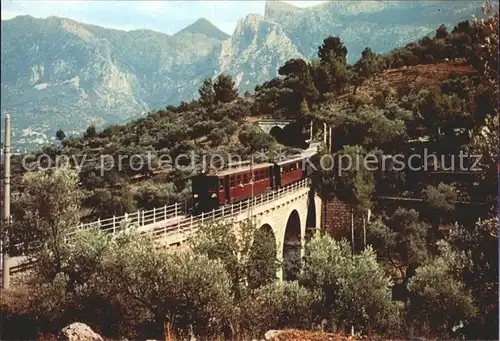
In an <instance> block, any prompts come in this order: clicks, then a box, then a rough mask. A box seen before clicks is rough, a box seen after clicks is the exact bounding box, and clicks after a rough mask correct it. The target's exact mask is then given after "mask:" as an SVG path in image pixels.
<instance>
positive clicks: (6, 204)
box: [1, 113, 10, 289]
mask: <svg viewBox="0 0 500 341" xmlns="http://www.w3.org/2000/svg"><path fill="white" fill-rule="evenodd" d="M4 148H5V150H4V154H3V155H4V179H3V193H4V197H3V198H4V199H3V229H2V237H3V238H4V239H3V240H2V241H1V242H2V280H3V288H4V289H8V288H9V286H10V269H9V266H8V264H7V263H8V261H9V255H8V254H7V249H6V248H5V245H4V241H7V236H8V235H9V227H10V115H9V113H5V147H4Z"/></svg>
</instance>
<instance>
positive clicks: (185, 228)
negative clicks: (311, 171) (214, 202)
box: [143, 179, 309, 239]
mask: <svg viewBox="0 0 500 341" xmlns="http://www.w3.org/2000/svg"><path fill="white" fill-rule="evenodd" d="M307 187H309V180H308V179H303V180H301V181H299V182H296V183H294V184H290V185H288V186H285V187H283V188H280V189H278V190H276V191H272V192H267V193H263V194H261V195H259V196H256V197H254V198H253V199H251V198H249V199H247V200H243V201H239V202H237V203H234V204H231V205H226V206H222V207H220V208H218V209H214V210H212V211H210V212H204V213H201V214H198V215H196V216H189V217H187V216H185V217H179V219H177V220H176V221H170V222H166V223H165V224H158V226H154V227H152V228H150V229H145V230H143V232H144V233H146V234H148V235H150V236H151V237H152V238H153V239H160V238H164V237H165V236H167V235H171V236H172V235H175V234H179V236H180V235H181V234H185V235H186V237H187V235H189V234H192V233H194V232H196V231H197V230H198V228H199V226H200V225H201V224H203V223H206V222H213V221H216V220H219V219H232V218H235V217H236V216H238V215H241V214H244V213H246V212H247V211H248V210H249V209H250V208H251V207H258V206H261V205H264V204H267V203H269V202H272V201H275V200H278V199H281V198H283V197H285V196H286V195H288V194H290V193H292V192H295V191H298V190H301V189H304V188H307ZM249 213H250V214H249V216H251V212H249Z"/></svg>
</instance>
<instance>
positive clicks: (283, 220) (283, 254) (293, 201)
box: [254, 188, 321, 280]
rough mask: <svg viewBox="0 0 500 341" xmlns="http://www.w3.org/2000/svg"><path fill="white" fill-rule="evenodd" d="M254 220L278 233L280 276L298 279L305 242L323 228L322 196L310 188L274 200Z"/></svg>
mask: <svg viewBox="0 0 500 341" xmlns="http://www.w3.org/2000/svg"><path fill="white" fill-rule="evenodd" d="M254 222H255V225H256V226H257V227H258V228H261V229H266V230H271V231H272V232H273V234H274V239H275V242H276V250H277V259H278V260H279V261H280V263H282V264H283V266H282V267H281V268H280V269H279V270H278V272H277V276H278V277H279V278H280V279H282V280H295V279H297V276H298V273H299V271H300V264H301V260H302V257H303V256H304V246H305V242H306V240H307V238H309V237H310V236H311V234H312V233H314V231H315V230H316V229H319V228H320V224H321V199H320V198H319V197H318V196H316V195H313V194H312V193H311V191H310V189H309V188H306V189H305V190H303V191H301V192H300V193H294V195H290V196H288V197H285V198H283V199H281V200H278V201H275V202H273V203H272V204H271V205H270V207H268V208H267V209H265V210H263V211H262V212H260V213H257V214H256V215H255V216H254Z"/></svg>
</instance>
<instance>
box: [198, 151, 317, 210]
mask: <svg viewBox="0 0 500 341" xmlns="http://www.w3.org/2000/svg"><path fill="white" fill-rule="evenodd" d="M304 159H305V156H298V157H294V158H291V159H288V160H284V161H279V162H273V163H259V164H254V165H249V164H247V165H238V166H237V167H229V168H227V169H224V170H222V171H220V172H217V173H214V174H209V173H200V174H197V175H194V176H193V177H192V178H191V185H192V200H193V201H192V203H193V214H201V213H202V212H210V211H212V210H214V209H217V208H219V207H220V206H223V205H227V204H230V203H234V202H237V201H240V200H244V199H247V198H251V197H252V196H257V195H259V194H262V193H265V192H266V191H270V190H275V189H278V188H280V187H283V186H286V185H289V184H291V183H293V182H296V181H299V180H301V179H304V178H305V177H307V176H308V171H307V170H306V169H305V167H304V166H303V165H304V162H303V160H304ZM252 175H253V184H252Z"/></svg>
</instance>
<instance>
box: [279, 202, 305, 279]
mask: <svg viewBox="0 0 500 341" xmlns="http://www.w3.org/2000/svg"><path fill="white" fill-rule="evenodd" d="M300 251H301V244H300V217H299V213H298V212H297V211H296V210H293V211H292V213H291V214H290V216H289V217H288V222H287V224H286V229H285V239H284V242H283V280H285V281H294V280H296V279H297V278H298V275H299V272H300V267H301V257H300Z"/></svg>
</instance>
